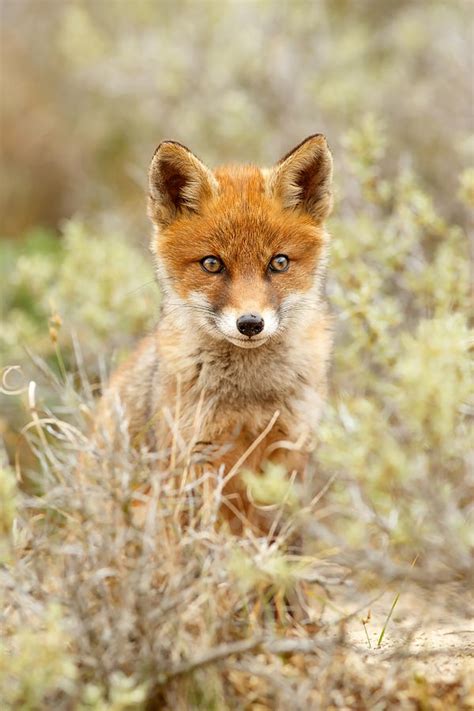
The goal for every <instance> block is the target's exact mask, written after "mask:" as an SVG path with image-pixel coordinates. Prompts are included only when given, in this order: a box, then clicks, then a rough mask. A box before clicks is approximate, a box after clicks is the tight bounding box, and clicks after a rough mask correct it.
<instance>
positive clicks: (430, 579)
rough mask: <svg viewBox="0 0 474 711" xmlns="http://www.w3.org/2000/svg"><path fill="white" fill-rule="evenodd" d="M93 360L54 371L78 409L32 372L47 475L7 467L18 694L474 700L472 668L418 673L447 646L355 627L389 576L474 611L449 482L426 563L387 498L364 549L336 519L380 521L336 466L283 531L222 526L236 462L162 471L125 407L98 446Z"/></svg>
mask: <svg viewBox="0 0 474 711" xmlns="http://www.w3.org/2000/svg"><path fill="white" fill-rule="evenodd" d="M80 363H81V358H80V357H79V358H78V368H77V372H78V373H79V375H81V374H82V379H83V384H85V385H86V387H85V388H83V393H82V394H81V396H79V395H77V394H76V393H75V391H74V390H73V389H72V387H71V384H70V383H71V379H70V378H68V380H67V382H66V383H61V382H59V381H58V379H57V378H55V377H52V382H51V386H52V387H54V388H55V389H56V392H57V394H58V395H59V396H60V397H61V399H62V411H63V412H64V413H65V414H66V415H67V418H66V419H67V421H66V420H65V419H62V420H60V419H59V418H58V417H57V416H55V415H54V414H53V412H50V411H49V410H48V409H46V408H44V407H43V406H41V404H40V402H39V399H40V394H39V393H37V391H36V385H35V383H34V382H33V381H31V382H30V383H29V384H28V386H27V391H26V393H25V396H26V398H27V402H28V408H29V411H30V415H31V423H30V425H28V426H27V427H26V428H25V430H24V435H25V436H26V437H27V439H28V442H29V445H30V447H31V448H32V449H33V452H34V455H35V457H36V459H37V461H38V463H39V472H40V473H38V474H37V475H35V476H33V475H32V474H30V477H29V479H28V481H25V480H24V475H23V473H22V466H21V462H17V472H16V474H17V476H16V480H17V481H16V485H15V482H14V476H13V473H11V472H10V474H8V470H7V469H5V471H4V474H3V479H2V493H3V500H4V501H5V502H7V500H8V501H9V502H10V509H9V510H8V509H7V508H5V510H4V512H3V514H2V516H3V519H2V524H3V528H4V533H5V534H7V538H6V539H5V541H6V543H5V545H4V547H3V548H2V555H3V567H2V568H1V572H0V576H1V577H0V585H1V595H2V599H3V613H2V617H1V618H0V619H1V624H2V646H1V647H0V650H1V651H0V673H1V676H0V678H1V684H2V687H1V688H2V691H1V695H2V698H4V699H5V700H6V704H7V707H8V708H25V709H37V708H51V707H54V708H57V709H70V708H81V709H90V708H94V709H104V708H106V709H132V708H137V709H138V708H147V709H154V708H156V709H158V708H159V709H162V708H174V709H234V708H235V709H237V708H249V709H267V708H268V709H286V708H294V709H301V710H303V709H308V708H321V709H331V708H334V709H337V708H343V709H347V708H350V709H360V708H371V709H372V708H377V709H379V708H380V709H386V708H387V709H389V708H399V707H401V708H407V709H421V708H432V709H437V708H439V709H441V708H459V709H462V708H466V709H467V708H469V704H471V703H472V700H473V696H472V690H471V689H470V688H469V682H468V675H467V669H466V672H465V673H464V672H463V671H462V670H461V671H460V672H459V673H458V674H457V675H456V676H455V678H454V679H451V680H450V681H449V682H447V681H444V680H442V679H440V678H436V676H435V678H433V677H432V676H430V674H421V673H419V672H418V673H417V667H416V664H417V661H419V659H420V658H426V657H428V658H429V657H430V655H437V654H440V653H442V652H443V649H427V650H426V649H425V650H424V651H422V652H419V653H416V652H412V651H410V647H409V644H407V640H406V638H403V639H400V643H399V644H394V643H393V641H392V645H391V647H390V648H389V649H387V651H384V647H383V641H382V650H381V656H379V657H378V658H377V659H376V660H373V659H372V660H371V659H369V658H368V657H367V653H368V651H369V650H368V648H367V649H364V648H363V647H361V645H358V644H355V643H354V641H353V640H352V639H351V636H350V634H348V630H349V627H350V625H351V623H353V622H354V621H356V620H357V623H358V624H359V620H361V619H362V618H363V616H364V615H365V613H366V611H367V608H368V607H370V605H371V603H372V602H373V600H374V599H375V598H377V597H378V596H379V595H380V593H381V592H383V591H384V590H387V589H395V590H397V589H398V590H404V589H407V587H408V585H410V586H411V588H412V589H413V586H415V588H417V589H418V590H419V591H422V590H423V596H427V595H429V591H430V589H432V588H433V586H434V584H435V583H436V585H437V590H438V593H437V598H438V599H439V598H440V597H441V598H443V597H444V598H445V604H446V606H448V607H449V611H450V615H453V616H456V615H458V616H459V615H460V614H461V615H464V614H465V610H464V609H463V608H464V607H465V604H466V598H465V596H466V595H467V594H468V590H469V586H470V584H471V583H472V568H471V559H470V558H469V555H468V551H467V550H466V549H465V548H463V547H462V546H460V545H459V546H458V547H457V548H456V546H455V545H454V546H453V541H452V540H451V539H450V536H449V532H450V521H451V517H452V511H451V510H449V507H446V505H445V504H446V502H444V503H442V502H441V501H440V500H438V497H437V492H436V491H433V490H432V491H431V492H429V494H428V493H427V494H426V495H429V496H430V497H431V501H432V507H433V510H436V511H437V512H438V516H439V517H440V518H439V525H440V527H441V528H442V529H443V530H444V531H445V534H446V535H444V536H443V538H442V539H439V540H436V539H435V540H422V539H420V540H419V541H418V545H419V549H420V550H422V551H423V553H422V555H420V557H419V559H418V560H417V563H416V565H415V566H413V565H411V563H412V562H413V559H412V558H411V559H410V555H409V553H410V546H405V547H403V548H400V547H398V548H397V547H396V546H391V547H390V546H387V545H383V540H384V538H385V537H386V531H384V522H383V520H381V519H379V518H377V516H376V515H375V514H374V515H373V520H372V521H371V523H370V526H368V527H367V530H368V531H370V533H368V534H367V536H366V538H365V540H363V541H361V542H360V543H359V545H358V546H357V547H354V545H352V544H351V543H350V541H348V540H347V539H346V538H345V537H344V525H342V526H341V522H349V523H350V522H351V521H353V520H356V519H358V518H361V519H362V520H367V515H368V512H367V506H368V504H367V501H366V496H365V493H364V491H363V488H362V487H361V484H360V482H358V481H356V480H353V481H346V482H345V484H346V485H347V486H349V487H351V488H352V492H353V497H352V501H353V503H354V502H357V501H358V504H357V505H356V506H355V507H354V505H352V506H351V507H341V505H340V504H338V503H337V501H336V500H334V499H332V497H331V490H332V488H333V485H334V478H335V477H332V478H331V479H326V481H324V476H323V475H321V474H320V475H319V476H315V477H314V482H312V483H311V482H306V484H305V487H304V490H303V489H298V488H296V487H295V486H294V485H293V489H292V496H291V497H289V496H288V495H287V494H288V487H287V492H286V494H284V495H282V497H281V502H280V503H279V504H278V503H277V504H276V503H273V504H272V506H270V507H267V508H268V509H269V510H271V511H272V515H273V516H274V518H275V521H276V522H278V526H277V525H275V528H274V530H275V533H274V535H273V536H272V537H267V538H256V537H255V536H254V534H253V533H252V530H251V528H250V526H248V527H246V528H245V530H244V533H243V535H242V537H239V538H236V537H234V536H232V535H230V533H229V532H228V530H227V528H226V526H225V525H220V524H219V508H220V507H221V505H222V494H221V491H222V483H223V473H221V472H209V473H208V474H207V475H206V476H202V473H199V474H198V473H197V472H196V471H195V470H194V468H193V465H192V462H190V461H189V459H188V461H187V463H186V464H185V465H184V466H183V465H182V464H181V465H179V466H177V467H176V469H175V470H171V471H166V472H163V473H157V472H158V471H159V466H157V464H158V463H157V456H158V455H156V454H153V453H150V452H147V451H142V452H140V453H139V454H131V452H130V448H129V442H128V440H127V432H126V426H125V423H124V421H123V414H122V413H121V412H120V409H119V408H118V409H117V413H116V416H117V418H118V421H119V422H121V423H122V431H123V440H122V445H123V446H122V447H121V449H120V451H118V450H117V448H116V444H115V445H114V448H113V447H112V446H111V443H107V442H106V441H105V442H104V443H103V445H101V447H102V449H101V450H100V451H98V450H97V449H94V445H92V442H91V441H90V440H88V439H87V438H86V437H85V436H84V434H83V432H84V429H85V425H84V422H85V421H86V422H87V420H89V419H90V416H91V412H92V408H93V406H94V404H93V401H92V400H91V399H88V397H87V395H86V393H87V392H89V393H91V388H90V386H89V384H88V383H87V381H86V379H85V374H84V373H83V372H82V369H81V367H80ZM43 370H44V372H47V371H46V369H45V368H43ZM13 375H17V374H15V373H12V372H7V373H6V375H5V377H4V386H7V389H8V388H11V387H12V380H11V378H12V376H13ZM20 390H21V387H19V388H17V394H18V391H20ZM58 409H61V408H59V407H58ZM169 419H170V422H171V423H173V421H174V417H173V413H172V412H170V413H169ZM184 446H185V445H184V444H183V443H182V442H181V440H180V438H179V436H178V435H177V436H176V437H175V442H174V445H173V448H174V450H175V460H176V461H180V460H181V461H185V462H186V451H189V449H187V450H183V451H180V448H181V447H184ZM84 453H86V455H87V456H86V457H85V458H84V457H83V465H82V467H81V474H80V475H79V473H78V469H77V457H78V454H82V455H83V454H84ZM84 462H87V463H88V464H87V466H84ZM269 476H271V473H269ZM147 483H151V487H147V486H146V484H147ZM268 486H269V490H270V491H271V492H272V495H273V496H274V491H275V489H274V486H273V483H272V482H271V481H269V482H268ZM33 492H34V493H33ZM7 494H8V495H7ZM459 494H460V496H461V497H462V496H466V495H467V490H464V491H462V492H459ZM290 500H291V502H292V503H291V505H290V504H289V503H288V502H289V501H290ZM295 501H298V505H295ZM285 502H286V503H285ZM455 503H456V502H454V500H451V501H450V502H449V506H451V507H452V506H453V505H454V504H455ZM458 503H459V502H458ZM443 517H444V518H443ZM377 538H378V539H379V540H378V541H377ZM295 541H297V543H295ZM381 542H382V544H381ZM442 583H445V585H444V586H442ZM448 583H449V587H448V586H447V584H448ZM393 586H395V587H393ZM440 586H442V587H440ZM443 589H446V590H447V591H449V594H448V592H446V595H444V594H443V593H442V592H441V593H440V590H441V591H442V590H443ZM461 610H462V612H460V611H461ZM387 612H388V610H387ZM360 624H361V623H360ZM412 634H416V630H414V631H412Z"/></svg>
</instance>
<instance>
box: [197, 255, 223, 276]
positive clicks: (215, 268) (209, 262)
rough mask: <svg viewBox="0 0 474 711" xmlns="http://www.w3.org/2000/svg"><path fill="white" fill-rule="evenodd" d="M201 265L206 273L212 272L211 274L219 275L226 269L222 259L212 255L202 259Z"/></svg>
mask: <svg viewBox="0 0 474 711" xmlns="http://www.w3.org/2000/svg"><path fill="white" fill-rule="evenodd" d="M199 263H200V265H201V267H202V268H203V269H204V271H205V272H210V273H211V274H219V272H221V271H222V270H223V269H224V263H223V261H222V259H219V257H213V256H212V255H209V257H204V259H201V261H200V262H199Z"/></svg>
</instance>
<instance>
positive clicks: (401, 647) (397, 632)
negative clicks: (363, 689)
mask: <svg viewBox="0 0 474 711" xmlns="http://www.w3.org/2000/svg"><path fill="white" fill-rule="evenodd" d="M395 595H396V593H395V592H388V593H384V594H383V595H382V596H381V597H380V599H378V600H377V601H375V602H373V603H372V604H370V602H369V601H370V598H371V596H370V595H369V594H367V595H365V596H361V595H360V593H359V594H358V595H357V598H358V599H357V601H355V600H354V598H352V600H351V602H350V603H349V602H348V599H347V597H345V599H344V600H341V599H339V600H338V601H337V604H338V605H339V606H340V607H342V608H343V609H344V610H345V611H346V612H348V613H350V612H351V611H355V610H357V609H359V608H362V611H361V612H360V613H359V614H357V615H356V616H355V617H354V618H352V619H350V620H349V621H348V623H347V627H346V633H347V640H348V641H349V642H350V643H352V644H353V645H354V647H355V648H356V649H358V650H360V651H361V652H363V654H364V659H365V661H366V663H367V664H368V665H373V664H383V665H389V664H390V660H387V657H388V656H390V655H392V654H397V653H400V654H401V655H403V656H407V664H408V663H410V666H413V668H414V670H415V671H419V673H420V674H421V675H423V676H424V677H426V678H427V679H430V680H431V681H441V682H446V683H449V682H452V681H455V680H456V678H458V677H459V676H460V675H465V674H466V673H467V674H472V680H473V683H474V600H473V597H472V596H471V595H467V594H464V595H463V597H462V598H459V597H458V598H453V600H455V602H456V604H455V605H454V604H453V605H452V606H450V605H449V603H448V602H446V603H444V604H441V603H440V601H439V595H437V598H438V600H437V601H435V600H434V599H431V596H430V595H428V594H426V593H423V592H420V593H417V594H415V593H413V592H406V593H404V592H402V593H401V595H400V598H399V600H398V603H397V606H396V607H395V610H394V612H393V615H392V617H391V619H390V621H389V623H388V625H387V628H386V631H385V635H384V638H383V641H382V644H381V647H380V648H378V647H377V642H378V638H379V635H380V632H381V630H382V628H383V626H384V623H385V621H386V618H387V615H388V613H389V611H390V607H391V605H392V603H393V600H394V597H395ZM364 597H365V598H366V600H367V607H365V608H364ZM372 597H373V596H372ZM369 608H370V620H369V621H368V622H367V624H366V630H367V635H368V638H369V640H370V644H371V645H372V646H371V647H370V646H369V642H368V640H367V635H366V633H365V631H364V625H363V624H362V619H364V618H367V614H368V610H369ZM328 615H329V616H330V617H332V616H333V615H334V616H335V617H337V613H334V612H329V613H328Z"/></svg>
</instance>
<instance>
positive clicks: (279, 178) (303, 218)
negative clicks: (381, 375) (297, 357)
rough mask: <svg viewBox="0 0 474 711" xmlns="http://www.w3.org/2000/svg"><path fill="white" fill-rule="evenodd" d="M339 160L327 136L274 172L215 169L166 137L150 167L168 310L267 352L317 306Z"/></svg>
mask: <svg viewBox="0 0 474 711" xmlns="http://www.w3.org/2000/svg"><path fill="white" fill-rule="evenodd" d="M331 180H332V158H331V153H330V151H329V149H328V146H327V143H326V139H325V138H324V136H322V135H321V134H317V135H314V136H310V137H309V138H307V139H306V140H305V141H303V142H302V143H300V144H299V145H298V146H297V147H296V148H295V149H294V150H292V151H291V152H290V153H288V154H287V155H286V156H284V158H282V159H281V160H280V161H279V162H278V163H277V164H276V165H275V166H274V167H273V168H270V169H259V168H257V167H256V166H252V165H244V166H229V167H222V168H218V169H216V170H214V171H212V170H210V169H209V168H207V167H206V166H205V165H204V164H203V163H202V162H201V161H200V160H199V159H198V158H197V157H196V156H195V155H194V154H193V153H191V151H189V150H188V149H187V148H186V147H185V146H182V145H181V144H179V143H176V142H173V141H164V142H163V143H160V145H159V146H158V148H157V149H156V151H155V154H154V156H153V160H152V162H151V166H150V171H149V202H148V213H149V216H150V217H151V219H152V221H153V223H154V225H155V232H154V236H153V242H152V249H153V251H154V253H155V257H156V265H157V273H158V280H159V282H160V285H161V288H162V290H163V295H164V303H165V307H166V306H167V307H168V309H170V310H172V309H173V307H175V312H176V318H179V314H186V321H185V322H184V324H183V325H184V327H185V328H189V329H193V328H194V329H204V331H205V332H206V335H207V336H208V337H212V338H215V339H220V340H222V339H226V340H227V341H229V342H230V343H232V344H233V345H234V346H238V347H240V348H257V347H259V346H262V345H263V344H264V343H265V342H267V341H268V340H269V339H275V338H278V337H279V336H281V335H282V334H283V333H284V332H287V331H288V330H289V329H292V328H297V327H298V326H299V325H301V324H302V323H304V320H305V315H307V313H308V309H314V308H317V305H318V302H319V299H320V291H321V288H320V287H321V284H322V281H323V276H324V268H325V255H326V251H327V250H326V247H327V241H328V237H327V234H326V232H325V229H324V222H325V220H326V218H327V217H328V215H329V213H330V211H331V206H332V194H331Z"/></svg>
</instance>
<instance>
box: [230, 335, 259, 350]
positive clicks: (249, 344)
mask: <svg viewBox="0 0 474 711" xmlns="http://www.w3.org/2000/svg"><path fill="white" fill-rule="evenodd" d="M226 338H227V340H228V341H229V343H232V345H233V346H238V347H239V348H258V347H259V346H263V344H264V343H266V342H267V341H268V338H259V339H257V340H255V341H254V340H252V339H251V338H231V337H230V336H226Z"/></svg>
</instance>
